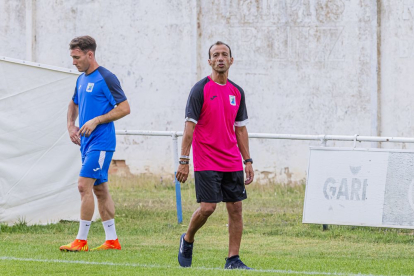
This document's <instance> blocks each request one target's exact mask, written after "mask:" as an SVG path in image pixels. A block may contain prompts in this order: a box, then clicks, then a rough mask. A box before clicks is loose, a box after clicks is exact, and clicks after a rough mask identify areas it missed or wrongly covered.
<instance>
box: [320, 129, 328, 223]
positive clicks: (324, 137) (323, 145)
mask: <svg viewBox="0 0 414 276" xmlns="http://www.w3.org/2000/svg"><path fill="white" fill-rule="evenodd" d="M321 146H322V147H326V135H325V134H323V136H322V138H321ZM328 227H329V225H328V224H322V231H326V230H328Z"/></svg>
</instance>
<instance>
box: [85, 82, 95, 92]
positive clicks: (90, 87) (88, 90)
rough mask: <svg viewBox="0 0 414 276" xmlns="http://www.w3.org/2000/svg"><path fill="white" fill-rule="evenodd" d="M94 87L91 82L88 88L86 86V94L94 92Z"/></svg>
mask: <svg viewBox="0 0 414 276" xmlns="http://www.w3.org/2000/svg"><path fill="white" fill-rule="evenodd" d="M94 85H95V84H94V83H92V82H89V83H88V86H86V92H92V90H93V86H94Z"/></svg>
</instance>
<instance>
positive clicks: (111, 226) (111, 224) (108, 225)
mask: <svg viewBox="0 0 414 276" xmlns="http://www.w3.org/2000/svg"><path fill="white" fill-rule="evenodd" d="M102 225H103V227H104V229H105V236H106V240H116V239H117V238H118V236H117V235H116V230H115V220H114V219H110V220H107V221H102Z"/></svg>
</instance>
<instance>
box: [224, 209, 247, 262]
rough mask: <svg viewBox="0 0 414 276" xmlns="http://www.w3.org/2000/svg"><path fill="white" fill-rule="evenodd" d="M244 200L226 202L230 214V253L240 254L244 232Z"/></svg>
mask: <svg viewBox="0 0 414 276" xmlns="http://www.w3.org/2000/svg"><path fill="white" fill-rule="evenodd" d="M242 206H243V204H242V202H241V201H238V202H226V207H227V212H228V214H229V255H228V257H232V256H234V255H239V250H240V243H241V238H242V233H243V215H242V209H243V208H242Z"/></svg>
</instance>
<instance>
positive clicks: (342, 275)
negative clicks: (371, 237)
mask: <svg viewBox="0 0 414 276" xmlns="http://www.w3.org/2000/svg"><path fill="white" fill-rule="evenodd" d="M0 260H4V261H21V262H40V263H64V264H85V265H109V266H129V267H143V268H179V267H176V266H169V265H156V264H136V263H108V262H87V261H69V260H56V259H55V260H53V259H32V258H16V257H9V256H0ZM190 269H195V270H213V271H214V270H224V269H223V268H216V267H211V268H209V267H192V268H190ZM250 271H251V272H252V273H255V272H258V273H279V274H302V275H333V276H345V275H346V276H383V275H378V274H360V273H358V274H352V273H343V272H320V271H294V270H281V269H254V270H250ZM401 276H404V275H401ZM406 276H408V275H406Z"/></svg>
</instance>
